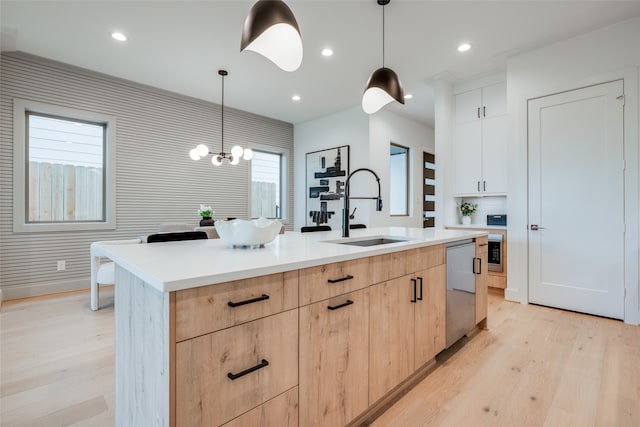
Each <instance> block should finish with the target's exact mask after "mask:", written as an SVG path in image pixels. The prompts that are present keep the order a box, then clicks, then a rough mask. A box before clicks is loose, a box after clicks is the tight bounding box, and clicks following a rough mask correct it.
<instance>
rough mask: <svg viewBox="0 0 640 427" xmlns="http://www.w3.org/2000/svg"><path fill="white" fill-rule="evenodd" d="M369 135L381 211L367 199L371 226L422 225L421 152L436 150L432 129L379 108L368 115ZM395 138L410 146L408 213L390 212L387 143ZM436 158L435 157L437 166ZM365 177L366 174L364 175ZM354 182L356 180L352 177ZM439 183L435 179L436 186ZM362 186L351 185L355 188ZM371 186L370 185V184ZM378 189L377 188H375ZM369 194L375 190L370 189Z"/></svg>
mask: <svg viewBox="0 0 640 427" xmlns="http://www.w3.org/2000/svg"><path fill="white" fill-rule="evenodd" d="M369 138H370V149H371V151H370V162H371V166H370V167H371V168H372V169H373V170H374V171H376V172H377V173H378V175H379V176H380V180H381V182H382V201H383V209H382V212H381V213H380V212H375V205H374V203H373V202H370V203H369V205H370V206H369V208H370V211H372V213H371V227H379V226H398V227H420V228H421V227H422V169H423V165H422V153H423V152H424V151H427V152H429V153H434V152H435V140H434V133H433V129H432V128H430V127H428V126H425V125H423V124H421V123H418V122H416V121H414V120H410V119H407V118H405V117H402V116H399V115H397V114H395V113H392V112H390V111H386V110H381V111H379V112H378V113H376V114H373V115H372V116H371V120H370V121H369ZM391 142H394V143H396V144H399V145H402V146H404V147H409V151H410V160H409V174H410V177H411V178H410V186H411V188H410V195H411V197H410V200H409V216H390V215H389V206H390V203H389V200H390V191H391V189H390V186H389V182H390V179H389V177H390V168H389V164H390V161H389V144H390V143H391ZM437 168H438V159H437V158H436V169H437ZM365 179H368V178H365ZM354 183H355V181H354ZM437 186H438V184H437V182H436V188H437ZM356 188H357V189H358V191H360V190H359V189H360V188H363V187H362V186H353V187H352V194H355V190H354V189H356ZM370 188H371V187H370ZM376 191H377V190H376ZM368 194H374V192H373V191H371V190H369V192H368V193H367V194H365V195H368Z"/></svg>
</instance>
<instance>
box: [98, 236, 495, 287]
mask: <svg viewBox="0 0 640 427" xmlns="http://www.w3.org/2000/svg"><path fill="white" fill-rule="evenodd" d="M486 234H487V233H486V232H483V231H472V230H444V229H432V228H431V229H423V228H405V227H380V228H367V229H356V230H350V237H351V238H360V237H375V236H385V237H398V238H406V239H408V241H405V242H399V243H391V244H385V245H378V246H370V247H360V246H352V245H341V244H336V243H328V242H325V241H326V240H339V239H341V238H342V232H341V231H339V230H336V231H324V232H315V233H304V234H301V233H297V232H286V233H285V234H280V235H278V236H277V237H276V239H275V240H274V241H273V242H271V243H268V244H266V245H265V247H264V248H259V249H233V248H231V247H229V246H227V245H226V244H225V243H224V242H223V241H222V240H220V239H207V240H190V241H181V242H166V243H151V244H146V243H145V244H139V245H110V246H104V253H105V254H106V256H108V257H109V258H111V259H112V260H113V261H115V262H116V264H118V265H119V266H120V267H123V268H124V269H126V270H128V271H129V272H131V273H133V274H134V275H136V276H138V277H139V278H140V279H142V280H144V281H145V282H147V283H149V284H150V285H151V286H153V287H155V288H156V289H158V290H159V291H162V292H172V291H177V290H181V289H189V288H194V287H198V286H204V285H210V284H215V283H223V282H228V281H231V280H239V279H246V278H249V277H256V276H263V275H266V274H274V273H281V272H284V271H289V270H296V269H299V268H307V267H314V266H317V265H323V264H329V263H334V262H339V261H346V260H350V259H356V258H362V257H367V256H373V255H381V254H385V253H390V252H396V251H402V250H407V249H414V248H419V247H421V246H429V245H435V244H440V243H447V242H452V241H456V240H462V239H468V238H474V237H478V236H483V235H486Z"/></svg>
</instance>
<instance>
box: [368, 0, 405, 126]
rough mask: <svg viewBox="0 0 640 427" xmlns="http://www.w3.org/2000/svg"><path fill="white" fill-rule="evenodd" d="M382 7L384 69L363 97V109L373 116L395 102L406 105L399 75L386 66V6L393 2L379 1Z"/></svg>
mask: <svg viewBox="0 0 640 427" xmlns="http://www.w3.org/2000/svg"><path fill="white" fill-rule="evenodd" d="M377 1H378V4H379V5H380V6H382V67H381V68H378V69H377V70H375V71H374V72H373V73H372V74H371V77H369V81H368V82H367V88H366V89H365V91H364V95H363V96H362V109H363V110H364V112H365V113H367V114H373V113H375V112H376V111H378V110H380V109H381V108H382V107H384V106H385V105H387V104H388V103H390V102H391V101H393V100H396V101H398V102H399V103H401V104H404V89H403V88H402V83H400V79H399V78H398V75H397V74H396V73H395V71H393V70H392V69H391V68H387V67H385V66H384V6H386V5H387V4H389V2H390V1H391V0H377Z"/></svg>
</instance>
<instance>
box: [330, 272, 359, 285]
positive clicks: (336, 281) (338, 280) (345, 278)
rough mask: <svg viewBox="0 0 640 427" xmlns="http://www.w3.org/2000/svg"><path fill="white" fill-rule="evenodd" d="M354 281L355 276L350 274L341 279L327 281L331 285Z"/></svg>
mask: <svg viewBox="0 0 640 427" xmlns="http://www.w3.org/2000/svg"><path fill="white" fill-rule="evenodd" d="M351 279H353V276H352V275H350V274H347V275H346V276H344V277H341V278H340V279H327V282H329V283H338V282H344V281H345V280H351Z"/></svg>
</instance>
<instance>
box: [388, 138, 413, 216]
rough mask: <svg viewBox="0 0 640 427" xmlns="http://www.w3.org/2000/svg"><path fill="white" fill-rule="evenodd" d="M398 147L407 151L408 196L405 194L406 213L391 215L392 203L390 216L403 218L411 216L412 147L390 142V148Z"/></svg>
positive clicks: (406, 180)
mask: <svg viewBox="0 0 640 427" xmlns="http://www.w3.org/2000/svg"><path fill="white" fill-rule="evenodd" d="M392 146H393V147H397V148H400V149H403V150H405V151H406V155H405V156H406V157H405V170H406V173H405V182H406V192H405V193H406V194H405V206H404V213H391V203H389V216H390V217H403V216H410V215H411V211H410V198H411V147H405V146H404V145H400V144H398V143H396V142H393V141H390V142H389V148H391V147H392ZM389 196H391V154H389Z"/></svg>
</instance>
